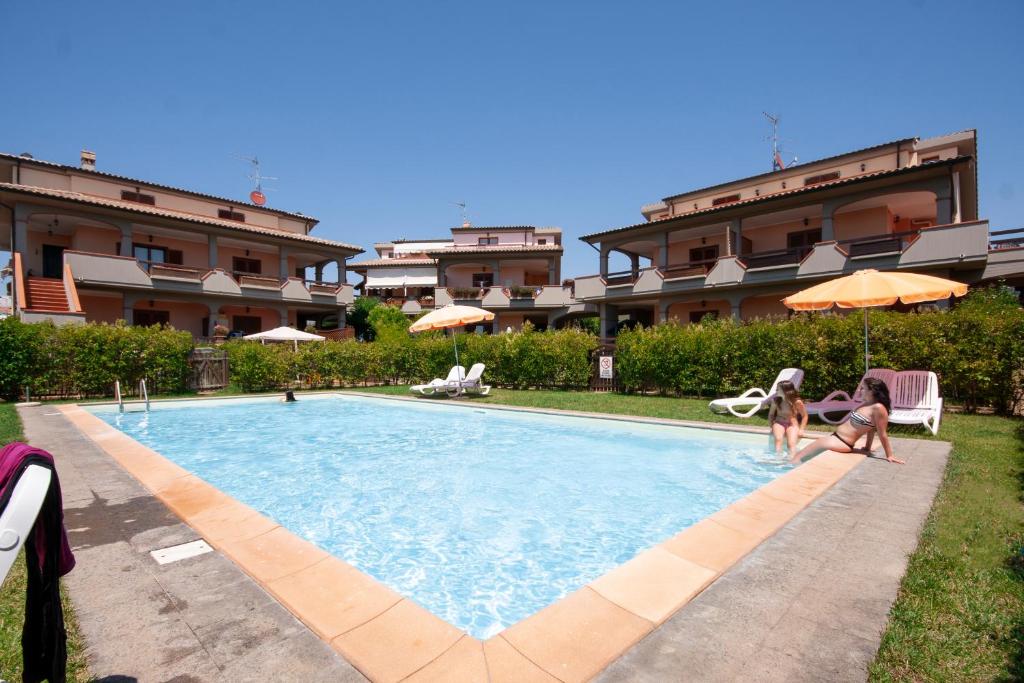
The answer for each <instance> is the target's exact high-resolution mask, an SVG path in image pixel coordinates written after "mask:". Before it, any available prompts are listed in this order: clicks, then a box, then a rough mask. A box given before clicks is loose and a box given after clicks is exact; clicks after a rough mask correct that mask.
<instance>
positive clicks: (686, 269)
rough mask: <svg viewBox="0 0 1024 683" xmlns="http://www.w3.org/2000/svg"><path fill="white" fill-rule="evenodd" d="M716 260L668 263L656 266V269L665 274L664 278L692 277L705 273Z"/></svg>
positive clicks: (712, 266)
mask: <svg viewBox="0 0 1024 683" xmlns="http://www.w3.org/2000/svg"><path fill="white" fill-rule="evenodd" d="M717 262H718V259H702V260H700V261H689V262H687V263H670V264H668V265H667V266H665V267H664V268H658V270H660V271H661V274H662V275H664V276H665V279H671V278H676V277H693V276H695V275H707V274H708V271H709V270H711V269H712V268H714V266H715V263H717Z"/></svg>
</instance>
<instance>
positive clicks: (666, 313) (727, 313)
mask: <svg viewBox="0 0 1024 683" xmlns="http://www.w3.org/2000/svg"><path fill="white" fill-rule="evenodd" d="M641 213H642V215H643V216H644V218H645V221H644V222H642V223H638V224H636V225H630V226H626V227H622V228H615V229H611V230H604V231H601V232H597V233H593V234H589V235H585V236H584V237H582V238H581V239H582V240H583V241H584V242H587V243H588V244H591V245H592V246H594V247H595V248H596V249H598V250H599V253H600V256H599V272H598V273H596V274H594V275H589V276H586V277H581V278H577V279H576V288H575V297H576V299H577V301H578V302H581V303H589V304H594V305H596V306H597V307H598V308H599V311H600V316H601V330H602V334H603V335H606V336H613V335H614V334H615V331H616V329H617V327H618V326H619V325H620V324H621V323H622V322H623V320H624V319H631V320H634V321H638V322H642V323H645V324H652V323H656V322H660V321H666V320H678V321H680V322H684V323H686V322H697V321H699V320H701V319H702V318H703V317H704V316H707V315H715V316H718V317H733V318H736V319H750V318H754V317H764V316H784V315H787V314H788V313H789V312H788V310H787V309H786V308H785V306H784V305H783V304H782V301H781V300H782V299H783V298H784V297H786V296H788V295H790V294H792V293H794V292H796V291H798V290H800V289H804V288H806V287H808V286H811V285H813V284H815V283H817V282H821V281H824V280H828V279H831V278H835V277H838V276H841V275H844V274H848V273H852V272H854V271H856V270H860V269H864V268H877V269H883V270H902V269H906V270H913V271H914V272H925V273H932V274H935V275H940V276H945V277H951V278H954V279H959V280H962V281H965V282H969V283H972V284H973V283H981V282H986V281H996V280H998V279H1006V280H1007V281H1008V282H1010V283H1011V284H1021V283H1020V278H1021V273H1024V252H1022V250H1021V249H1020V246H1019V243H1018V242H1015V241H1014V240H1012V239H1001V237H1002V235H1001V234H1000V231H997V232H994V233H993V232H990V230H989V224H988V221H986V220H984V219H983V218H981V217H980V216H979V213H978V192H977V144H976V134H975V131H973V130H968V131H963V132H960V133H954V134H951V135H945V136H941V137H936V138H930V139H918V138H909V139H904V140H897V141H893V142H890V143H886V144H882V145H876V146H874V147H869V148H866V149H861V150H857V151H853V152H847V153H845V154H840V155H837V156H834V157H830V158H827V159H822V160H819V161H815V162H811V163H805V164H800V165H798V166H793V167H791V168H787V169H783V170H778V171H774V172H771V173H765V174H762V175H758V176H753V177H749V178H744V179H741V180H736V181H731V182H727V183H723V184H720V185H715V186H712V187H707V188H703V189H699V190H693V191H689V192H684V193H682V194H677V195H673V196H670V197H666V198H665V199H663V200H661V201H659V202H656V203H653V204H649V205H646V206H644V207H643V208H642V209H641ZM616 253H617V254H619V255H620V256H619V259H620V261H623V262H625V263H627V264H628V267H627V268H626V269H624V270H617V271H616V270H612V269H611V268H610V261H611V258H612V255H613V254H616ZM623 257H624V258H623Z"/></svg>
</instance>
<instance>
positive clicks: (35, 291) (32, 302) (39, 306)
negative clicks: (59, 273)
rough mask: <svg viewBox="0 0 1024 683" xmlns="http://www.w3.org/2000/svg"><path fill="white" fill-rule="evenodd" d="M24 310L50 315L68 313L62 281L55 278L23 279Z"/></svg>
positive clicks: (66, 298) (68, 308) (66, 295)
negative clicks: (44, 312) (43, 312)
mask: <svg viewBox="0 0 1024 683" xmlns="http://www.w3.org/2000/svg"><path fill="white" fill-rule="evenodd" d="M25 294H26V297H25V299H26V302H25V303H26V304H27V305H26V306H25V308H27V309H30V310H33V311H46V312H50V313H70V312H71V307H70V306H68V293H67V291H65V289H64V280H62V279H61V278H56V277H32V276H29V277H27V278H25Z"/></svg>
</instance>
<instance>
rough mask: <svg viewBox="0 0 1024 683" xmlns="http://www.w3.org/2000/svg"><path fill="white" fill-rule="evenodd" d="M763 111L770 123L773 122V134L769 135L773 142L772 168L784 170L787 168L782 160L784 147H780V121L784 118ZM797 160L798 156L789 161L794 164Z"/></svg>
mask: <svg viewBox="0 0 1024 683" xmlns="http://www.w3.org/2000/svg"><path fill="white" fill-rule="evenodd" d="M761 113H762V114H764V117H765V118H766V119H768V122H769V123H770V124H772V134H771V135H770V136H769V137H768V140H770V141H771V143H772V170H773V171H782V170H784V169H785V168H786V163H785V162H784V161H783V160H782V148H781V147H779V121H781V120H782V118H781V117H779V116H776V115H774V114H769V113H768V112H766V111H765V112H761ZM796 161H797V158H796V157H793V160H792V161H790V162H789V165H790V166H792V165H793V164H795V163H796Z"/></svg>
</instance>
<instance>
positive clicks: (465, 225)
mask: <svg viewBox="0 0 1024 683" xmlns="http://www.w3.org/2000/svg"><path fill="white" fill-rule="evenodd" d="M462 227H464V228H472V227H473V224H472V223H470V222H469V221H462Z"/></svg>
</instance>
